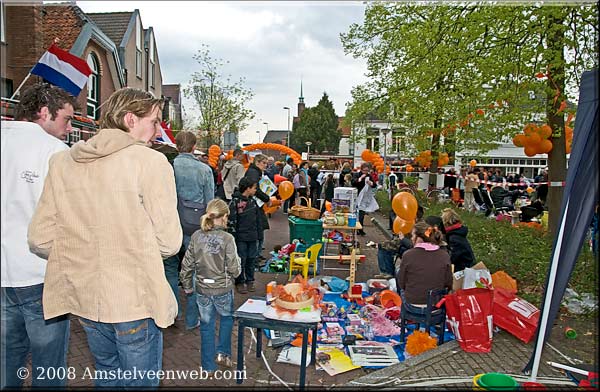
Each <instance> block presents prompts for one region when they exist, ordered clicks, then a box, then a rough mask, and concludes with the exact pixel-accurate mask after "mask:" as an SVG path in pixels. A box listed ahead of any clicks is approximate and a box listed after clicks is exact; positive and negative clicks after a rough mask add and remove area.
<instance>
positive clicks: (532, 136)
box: [525, 133, 542, 147]
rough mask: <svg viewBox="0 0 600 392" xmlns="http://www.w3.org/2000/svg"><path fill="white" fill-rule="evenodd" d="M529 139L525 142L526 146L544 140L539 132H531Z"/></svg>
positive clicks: (534, 144)
mask: <svg viewBox="0 0 600 392" xmlns="http://www.w3.org/2000/svg"><path fill="white" fill-rule="evenodd" d="M527 139H528V140H527V142H526V143H525V145H526V146H532V147H534V146H537V145H538V144H540V142H541V141H542V138H541V137H540V135H538V134H537V133H532V134H530V135H529V137H528V138H527Z"/></svg>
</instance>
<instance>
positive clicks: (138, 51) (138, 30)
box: [135, 18, 143, 79]
mask: <svg viewBox="0 0 600 392" xmlns="http://www.w3.org/2000/svg"><path fill="white" fill-rule="evenodd" d="M142 41H143V36H142V24H141V22H140V19H139V18H138V19H136V21H135V75H136V76H137V77H138V78H140V79H141V78H142V47H143V45H142Z"/></svg>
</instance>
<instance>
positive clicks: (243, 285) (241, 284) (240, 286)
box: [235, 283, 248, 294]
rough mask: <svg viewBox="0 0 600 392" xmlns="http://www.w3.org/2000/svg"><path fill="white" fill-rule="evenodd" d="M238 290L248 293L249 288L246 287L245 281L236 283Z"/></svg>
mask: <svg viewBox="0 0 600 392" xmlns="http://www.w3.org/2000/svg"><path fill="white" fill-rule="evenodd" d="M235 287H236V288H237V292H238V293H240V294H248V290H247V289H246V284H245V283H240V284H236V285H235Z"/></svg>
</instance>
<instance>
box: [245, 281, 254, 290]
mask: <svg viewBox="0 0 600 392" xmlns="http://www.w3.org/2000/svg"><path fill="white" fill-rule="evenodd" d="M246 286H247V287H248V291H252V292H254V291H255V290H256V287H254V282H249V283H248V284H247V285H246Z"/></svg>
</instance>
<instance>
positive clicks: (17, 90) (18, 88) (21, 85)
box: [10, 72, 31, 99]
mask: <svg viewBox="0 0 600 392" xmlns="http://www.w3.org/2000/svg"><path fill="white" fill-rule="evenodd" d="M30 76H31V72H29V73H28V74H27V76H25V79H23V81H22V82H21V84H20V85H19V87H17V89H16V90H15V92H14V93H13V95H12V96H11V97H10V99H14V98H15V96H16V95H17V94H18V93H19V90H21V87H23V85H24V84H25V82H26V81H27V79H29V77H30Z"/></svg>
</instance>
